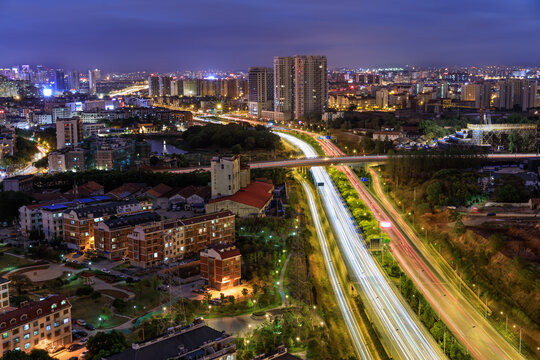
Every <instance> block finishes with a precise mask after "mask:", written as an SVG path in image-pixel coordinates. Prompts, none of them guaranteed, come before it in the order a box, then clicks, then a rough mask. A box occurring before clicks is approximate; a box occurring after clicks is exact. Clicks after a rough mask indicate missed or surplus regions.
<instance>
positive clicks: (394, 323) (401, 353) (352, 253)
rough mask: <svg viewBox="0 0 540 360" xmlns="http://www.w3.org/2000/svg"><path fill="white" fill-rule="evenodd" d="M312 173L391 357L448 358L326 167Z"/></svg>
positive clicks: (302, 144) (294, 140) (297, 141)
mask: <svg viewBox="0 0 540 360" xmlns="http://www.w3.org/2000/svg"><path fill="white" fill-rule="evenodd" d="M279 136H281V137H282V138H284V139H285V140H287V141H288V142H290V143H291V144H293V145H294V146H296V147H298V148H299V149H300V150H301V151H302V152H303V153H304V154H305V156H306V157H307V158H310V157H311V158H312V157H316V156H317V154H316V152H315V150H313V148H312V147H311V146H310V145H308V144H307V143H305V142H304V141H301V140H300V139H298V138H296V137H294V136H292V135H289V134H284V133H279ZM311 173H312V175H313V178H314V180H315V182H316V183H317V184H318V186H317V189H318V191H319V194H320V197H321V199H322V202H323V205H324V207H325V209H326V213H327V216H328V218H329V220H330V224H331V225H332V227H333V229H334V232H335V234H336V241H337V243H338V245H339V248H340V250H341V254H342V257H343V259H344V261H345V263H346V264H347V267H348V269H349V275H350V276H351V277H352V278H353V279H354V282H355V283H356V285H357V290H358V291H359V293H360V295H361V296H363V298H364V300H365V301H364V305H365V306H366V308H367V309H368V310H369V313H370V314H371V320H372V321H373V322H374V323H375V326H376V328H378V329H379V332H380V335H381V337H382V341H383V343H384V344H385V345H386V348H387V350H388V352H389V353H390V356H392V357H393V358H397V359H411V360H413V359H443V358H445V357H444V355H443V354H442V351H440V349H439V347H438V345H437V344H435V342H434V341H433V339H432V338H431V336H430V335H429V334H426V333H424V331H425V329H424V328H423V327H422V326H420V325H419V324H418V323H417V322H416V320H415V319H414V318H413V315H411V314H410V313H409V311H408V310H407V309H406V306H405V305H404V304H403V303H402V302H401V300H400V298H399V297H398V295H397V294H396V293H395V291H394V289H393V288H392V287H391V286H390V285H389V283H388V282H387V279H386V278H385V277H384V275H383V274H382V273H381V269H380V268H379V267H378V265H377V264H376V263H375V261H374V260H373V258H372V256H371V254H370V253H369V251H368V250H367V249H366V247H365V245H364V241H363V239H362V235H361V234H360V232H359V231H358V230H357V227H356V222H355V221H354V220H353V219H352V216H351V214H350V213H349V211H348V209H347V207H346V205H345V204H344V203H343V201H342V199H341V197H340V195H339V192H338V190H337V189H336V188H335V186H334V185H333V182H332V180H331V179H330V176H329V175H328V173H327V172H326V170H325V169H324V168H323V167H313V168H311Z"/></svg>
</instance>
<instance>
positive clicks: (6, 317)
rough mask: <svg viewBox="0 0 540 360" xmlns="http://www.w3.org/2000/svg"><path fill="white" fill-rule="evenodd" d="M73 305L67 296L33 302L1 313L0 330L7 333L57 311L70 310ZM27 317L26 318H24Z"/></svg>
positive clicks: (52, 296)
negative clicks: (8, 330)
mask: <svg viewBox="0 0 540 360" xmlns="http://www.w3.org/2000/svg"><path fill="white" fill-rule="evenodd" d="M70 307H71V304H70V303H69V301H68V299H67V298H66V297H65V296H61V295H51V296H48V297H46V298H45V299H43V300H40V301H32V302H29V303H27V304H26V305H23V306H20V307H19V308H17V309H15V310H8V311H5V312H3V313H0V330H1V331H5V330H7V329H12V328H15V327H18V326H20V325H21V324H23V323H28V322H30V321H33V320H35V319H39V318H40V317H43V316H45V315H48V314H52V313H54V312H56V311H59V310H62V309H66V308H70ZM24 315H26V317H25V316H24Z"/></svg>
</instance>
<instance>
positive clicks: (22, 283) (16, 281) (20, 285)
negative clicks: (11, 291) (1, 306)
mask: <svg viewBox="0 0 540 360" xmlns="http://www.w3.org/2000/svg"><path fill="white" fill-rule="evenodd" d="M10 280H11V285H12V286H14V287H15V288H16V289H17V295H19V296H20V295H22V293H23V292H24V289H25V288H27V287H29V286H32V281H30V279H29V278H28V276H26V275H23V274H15V275H13V276H11V277H10Z"/></svg>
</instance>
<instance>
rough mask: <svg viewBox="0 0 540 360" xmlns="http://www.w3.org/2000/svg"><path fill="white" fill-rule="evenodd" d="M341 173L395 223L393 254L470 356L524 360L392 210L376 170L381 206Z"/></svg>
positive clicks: (377, 212)
mask: <svg viewBox="0 0 540 360" xmlns="http://www.w3.org/2000/svg"><path fill="white" fill-rule="evenodd" d="M339 170H341V171H344V172H345V174H346V175H347V177H348V178H349V180H350V181H351V183H352V184H353V186H354V188H355V189H356V190H357V191H358V193H359V195H360V197H361V198H362V200H364V202H365V203H366V204H367V205H368V207H369V208H370V209H371V211H372V212H373V214H375V216H376V218H377V220H378V221H389V222H391V223H392V226H391V228H390V229H389V231H388V233H389V235H390V237H391V240H392V242H391V250H392V253H393V254H394V256H395V258H396V260H397V261H398V262H399V264H400V265H401V267H402V268H403V269H404V270H405V272H406V273H407V275H408V276H409V277H411V278H412V280H413V281H414V283H415V285H416V286H417V287H418V288H419V290H420V291H421V292H422V294H423V295H424V296H425V297H426V299H427V300H428V301H429V302H430V303H431V305H432V306H433V308H434V309H435V310H436V312H437V313H439V314H440V316H441V318H442V319H443V320H444V322H445V323H446V325H447V326H448V327H449V328H450V329H451V330H452V331H453V332H454V334H456V335H457V337H458V338H459V339H460V340H461V341H462V342H463V343H464V344H465V346H466V347H467V349H468V351H469V352H470V354H471V355H472V356H473V357H475V358H477V359H486V360H488V359H489V360H491V359H523V357H522V356H521V355H520V354H519V353H518V351H517V350H516V349H515V348H514V347H512V346H511V345H510V344H509V343H508V342H507V341H506V340H505V339H504V338H503V337H502V336H501V334H499V333H498V332H497V331H496V330H495V329H494V328H493V327H492V326H491V324H489V322H488V321H487V320H486V319H485V318H484V316H483V315H482V314H481V313H480V312H479V311H478V307H481V306H482V302H481V299H476V300H477V301H476V303H477V306H478V307H476V308H475V307H474V306H473V305H472V304H471V302H470V301H469V300H468V299H467V298H466V297H465V296H464V295H463V293H462V292H461V291H460V290H459V285H457V284H459V281H460V279H459V278H457V277H456V276H455V275H454V274H453V273H452V270H451V269H446V270H445V269H443V268H442V266H441V265H440V261H438V260H437V259H436V258H435V257H434V256H433V255H432V253H431V252H430V251H429V250H428V249H427V248H426V246H425V245H424V244H423V243H422V242H421V241H420V239H419V238H418V237H417V236H416V234H415V233H414V232H413V231H412V229H411V228H410V227H409V226H408V225H407V224H406V223H405V221H404V220H403V219H402V218H401V216H400V215H399V213H398V212H397V211H396V210H395V209H394V208H393V207H392V205H391V204H390V202H389V201H388V199H387V198H386V197H385V195H384V193H383V191H382V186H381V184H380V181H379V178H378V177H377V174H375V172H374V171H373V169H370V171H371V173H372V178H373V179H374V188H375V191H376V194H377V197H378V198H379V199H380V205H379V203H378V202H377V201H375V199H374V198H373V196H372V195H371V194H370V193H369V192H368V191H367V190H366V188H365V187H364V185H363V184H362V183H361V182H360V181H359V179H358V177H356V175H355V174H354V172H353V171H352V170H351V169H350V168H349V167H345V166H343V167H340V168H339ZM387 214H390V216H387ZM463 289H464V291H467V292H468V293H469V295H472V296H473V297H474V296H475V295H474V293H473V292H472V291H470V289H468V288H467V287H463Z"/></svg>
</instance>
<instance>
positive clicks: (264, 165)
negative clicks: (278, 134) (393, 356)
mask: <svg viewBox="0 0 540 360" xmlns="http://www.w3.org/2000/svg"><path fill="white" fill-rule="evenodd" d="M406 156H408V155H394V157H398V158H399V157H406ZM388 158H389V156H388V155H365V156H364V155H350V156H349V155H345V156H333V157H315V158H303V159H287V160H275V161H262V162H253V163H250V164H249V165H250V166H251V168H252V169H269V168H278V167H288V168H295V167H311V166H328V165H344V164H355V163H373V162H385V161H387V160H388ZM487 159H488V160H494V161H495V160H525V159H540V154H535V153H530V154H488V155H487ZM195 170H201V171H210V166H201V167H191V168H183V169H161V170H156V171H157V172H165V171H166V172H171V173H185V172H191V171H195Z"/></svg>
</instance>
